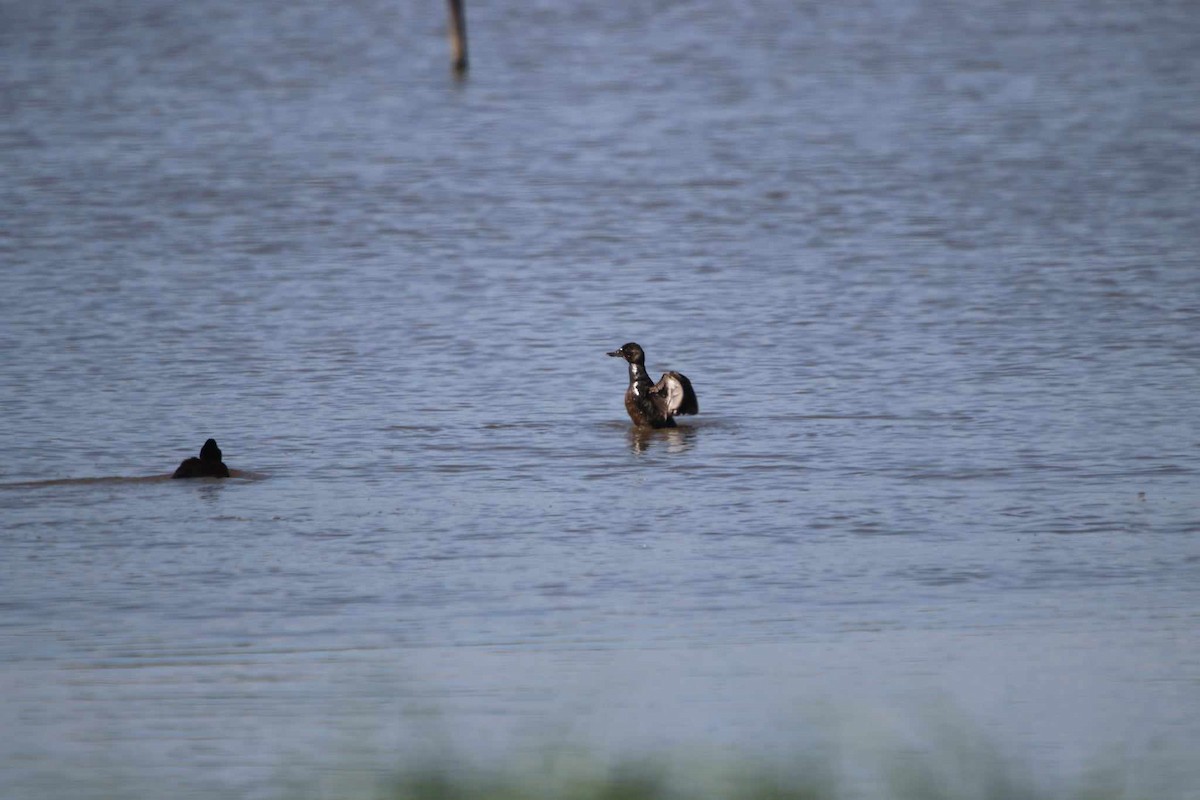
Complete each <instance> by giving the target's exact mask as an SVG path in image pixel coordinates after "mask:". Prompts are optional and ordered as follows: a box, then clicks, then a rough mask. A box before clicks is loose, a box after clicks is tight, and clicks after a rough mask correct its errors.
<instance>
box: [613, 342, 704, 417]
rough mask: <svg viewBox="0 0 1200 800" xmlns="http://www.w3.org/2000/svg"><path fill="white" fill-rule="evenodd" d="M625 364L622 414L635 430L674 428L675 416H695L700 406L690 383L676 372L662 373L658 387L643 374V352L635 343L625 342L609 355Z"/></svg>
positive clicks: (644, 368)
mask: <svg viewBox="0 0 1200 800" xmlns="http://www.w3.org/2000/svg"><path fill="white" fill-rule="evenodd" d="M609 355H610V356H612V357H614V358H623V359H625V361H626V362H628V364H629V388H628V389H626V390H625V410H626V411H627V412H629V418H630V419H631V420H633V424H634V425H636V426H637V427H639V428H674V427H675V416H676V415H677V414H699V413H700V404H699V402H697V400H696V392H695V390H693V389H692V382H691V381H689V380H688V379H687V377H686V376H684V375H683V374H682V373H679V372H664V373H663V376H662V377H661V378H659V379H658V383H654V382H652V381H651V380H650V375H649V373H647V372H646V352H645V351H644V350H642V347H641V345H639V344H638V343H637V342H629V343H627V344H623V345H621V346H620V347H618V348H617V349H616V350H613V351H612V352H611V353H609Z"/></svg>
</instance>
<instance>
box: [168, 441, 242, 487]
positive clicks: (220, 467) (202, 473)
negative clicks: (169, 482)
mask: <svg viewBox="0 0 1200 800" xmlns="http://www.w3.org/2000/svg"><path fill="white" fill-rule="evenodd" d="M171 477H172V478H228V477H229V467H227V466H225V464H224V462H222V461H221V448H219V447H217V440H216V439H209V440H207V441H205V442H204V446H203V447H201V448H200V457H199V458H185V459H184V460H183V463H181V464H180V465H179V468H178V469H177V470H175V474H174V475H172V476H171Z"/></svg>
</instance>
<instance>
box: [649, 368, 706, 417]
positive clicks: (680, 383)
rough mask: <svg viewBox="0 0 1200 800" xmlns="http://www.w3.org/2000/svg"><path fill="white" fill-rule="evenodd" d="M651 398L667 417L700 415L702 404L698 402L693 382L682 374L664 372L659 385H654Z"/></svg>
mask: <svg viewBox="0 0 1200 800" xmlns="http://www.w3.org/2000/svg"><path fill="white" fill-rule="evenodd" d="M650 396H651V397H652V398H653V399H654V404H655V405H656V406H657V407H658V408H659V410H660V411H662V413H663V414H664V415H665V416H668V417H673V416H675V415H676V414H699V413H700V403H699V402H698V401H697V400H696V391H695V390H694V389H692V382H691V381H689V380H688V379H687V376H686V375H683V374H682V373H679V372H664V373H663V376H662V377H661V378H659V379H658V383H656V384H654V389H653V391H652V392H651V395H650Z"/></svg>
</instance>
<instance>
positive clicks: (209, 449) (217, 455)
mask: <svg viewBox="0 0 1200 800" xmlns="http://www.w3.org/2000/svg"><path fill="white" fill-rule="evenodd" d="M200 460H201V461H220V460H221V448H219V447H217V440H216V439H209V440H208V441H206V442H205V443H204V447H201V448H200Z"/></svg>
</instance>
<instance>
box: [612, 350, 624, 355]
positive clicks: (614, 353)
mask: <svg viewBox="0 0 1200 800" xmlns="http://www.w3.org/2000/svg"><path fill="white" fill-rule="evenodd" d="M609 355H610V356H623V355H625V353H624V352H622V351H621V350H613V351H612V352H611V353H609Z"/></svg>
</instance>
